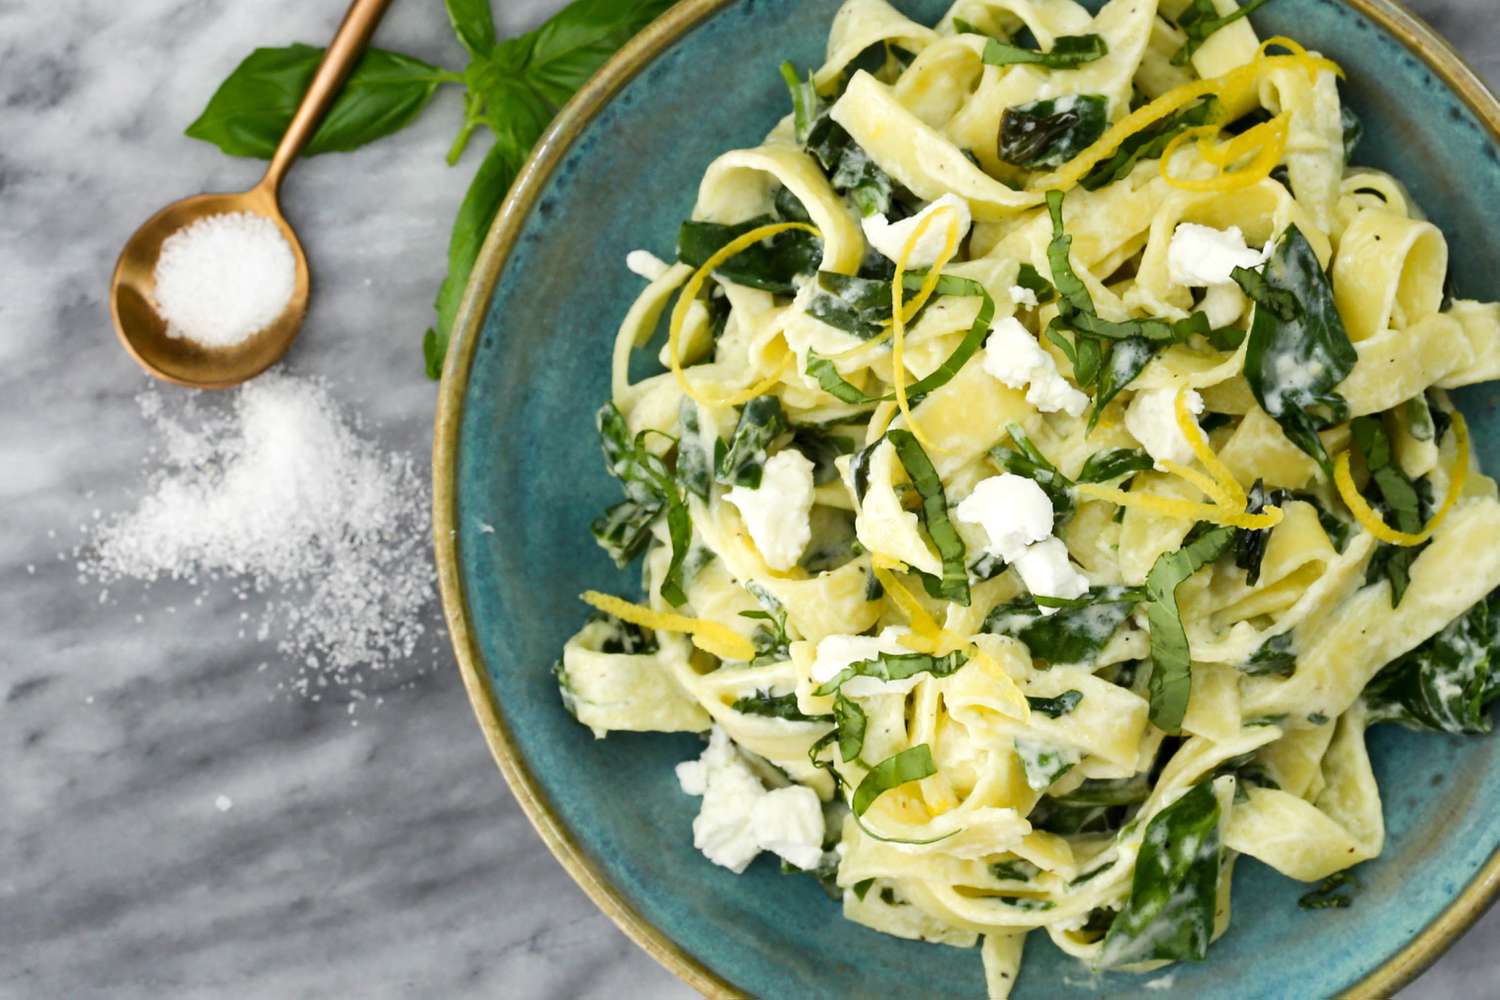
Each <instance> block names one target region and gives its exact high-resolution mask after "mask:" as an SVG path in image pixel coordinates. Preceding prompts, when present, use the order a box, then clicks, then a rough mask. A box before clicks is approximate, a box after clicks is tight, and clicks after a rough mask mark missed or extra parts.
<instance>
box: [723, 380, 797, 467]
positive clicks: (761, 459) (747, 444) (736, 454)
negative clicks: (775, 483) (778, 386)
mask: <svg viewBox="0 0 1500 1000" xmlns="http://www.w3.org/2000/svg"><path fill="white" fill-rule="evenodd" d="M790 429H791V427H790V425H789V424H788V423H787V420H786V414H785V413H784V412H783V411H782V409H781V400H780V399H777V398H776V397H775V396H757V397H755V398H754V399H752V400H750V402H748V403H746V404H745V407H744V409H742V410H741V411H740V420H739V423H738V424H736V425H735V428H734V436H733V437H731V438H730V439H729V450H728V451H726V452H725V453H724V458H723V459H722V460H721V461H720V462H719V470H718V480H719V482H721V483H723V484H724V485H725V486H744V487H746V488H747V489H752V490H758V489H760V480H761V476H762V475H763V474H764V473H765V471H766V461H767V457H768V456H767V450H768V449H769V448H770V446H771V442H773V441H775V440H776V439H777V438H778V437H780V436H781V435H782V434H785V433H786V432H787V431H788V430H790Z"/></svg>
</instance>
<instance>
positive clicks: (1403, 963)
mask: <svg viewBox="0 0 1500 1000" xmlns="http://www.w3.org/2000/svg"><path fill="white" fill-rule="evenodd" d="M737 2H738V0H679V2H678V3H677V4H676V5H675V6H674V7H672V8H671V9H670V10H669V11H667V12H666V13H665V14H663V15H662V16H661V17H659V18H657V19H656V20H655V21H654V22H652V24H651V25H649V26H648V27H647V28H646V29H644V30H643V31H642V32H641V33H640V34H638V35H637V36H636V37H635V38H634V39H632V40H631V41H630V42H629V43H628V44H627V45H625V46H624V47H623V48H622V49H620V51H619V52H617V53H616V54H615V55H614V56H613V57H612V58H611V59H610V60H609V61H608V62H607V63H605V65H604V66H603V67H601V68H600V70H599V71H598V72H597V73H596V74H595V75H594V76H593V77H592V78H591V79H590V80H589V82H588V83H586V84H585V85H584V86H583V88H582V89H580V90H579V91H578V93H577V94H575V95H574V96H573V98H572V100H570V101H569V102H568V103H567V105H565V106H564V107H563V108H562V110H561V111H559V112H558V114H557V117H556V118H554V119H553V121H552V123H551V125H550V126H549V127H548V128H547V130H546V132H545V133H543V135H542V137H541V139H540V140H539V141H538V142H537V144H536V146H535V147H534V148H533V150H532V152H531V155H530V156H529V157H528V158H527V160H526V162H525V163H524V164H523V165H522V167H521V170H520V172H519V174H518V175H517V177H516V180H515V182H514V183H513V184H512V185H511V188H510V191H509V193H508V194H507V196H506V198H505V201H504V202H503V203H502V205H501V206H500V209H499V211H498V212H497V213H496V216H495V220H494V222H493V223H492V224H491V226H490V230H489V233H488V234H487V236H486V237H485V241H484V244H483V246H482V247H481V249H480V251H479V256H478V257H477V259H476V261H475V264H474V268H473V270H472V272H471V273H470V276H469V281H468V284H467V285H466V287H465V289H464V294H463V299H462V301H461V303H460V305H459V310H458V314H457V318H456V319H455V321H454V331H455V333H454V338H453V340H452V343H451V345H450V348H449V350H448V357H447V360H446V362H445V363H444V366H443V375H442V381H441V383H440V385H439V388H438V402H437V414H436V419H435V422H434V429H433V447H432V485H433V494H432V495H433V507H432V528H433V546H434V550H435V557H436V561H437V567H438V589H439V592H440V594H441V597H442V603H443V614H444V618H445V620H446V624H447V628H448V635H449V638H450V641H451V642H452V645H453V652H454V656H455V659H456V660H457V662H458V669H459V673H460V675H461V677H462V678H463V683H464V688H465V691H466V692H467V694H468V698H469V703H470V706H471V707H472V708H473V710H474V715H475V718H476V720H477V721H478V723H479V727H480V730H481V731H482V732H483V734H484V738H485V742H486V743H487V744H488V745H489V748H490V752H491V754H492V755H493V756H494V758H495V763H496V764H497V765H498V767H499V769H500V772H501V774H502V775H504V777H505V780H506V783H507V784H508V785H509V786H510V789H511V792H512V793H513V794H514V795H515V797H516V801H517V802H518V803H520V805H521V808H522V810H523V811H524V812H525V814H526V816H527V818H528V819H529V820H530V821H531V824H532V826H533V827H535V829H536V831H537V833H538V834H539V835H540V836H541V838H542V841H543V842H544V843H545V844H546V845H547V847H548V849H549V850H551V851H552V853H553V855H554V856H555V857H556V858H557V860H558V862H559V863H560V864H561V865H562V866H563V869H564V870H565V871H567V873H568V874H569V875H570V876H571V877H572V878H573V880H574V881H575V882H577V883H578V885H579V886H580V887H581V888H582V889H583V891H584V892H585V893H587V894H588V896H589V898H590V899H592V900H593V901H594V903H595V905H597V906H598V907H599V908H600V909H601V910H602V911H603V912H604V913H605V914H606V915H607V916H608V917H609V918H610V919H611V920H613V921H614V922H615V924H616V925H617V926H618V927H619V928H620V929H621V930H622V931H624V932H625V934H626V935H628V936H629V937H630V938H631V939H632V940H633V941H635V943H636V944H637V945H639V946H640V947H641V948H642V949H644V950H645V951H646V952H647V954H649V955H651V957H652V958H654V959H656V960H657V961H658V962H660V963H661V964H662V965H663V966H665V967H666V968H667V969H668V970H669V971H671V972H672V973H673V974H675V975H677V976H678V977H679V978H681V979H682V980H683V981H684V982H686V983H687V984H688V985H689V986H692V987H693V988H694V989H696V990H698V991H699V992H700V993H702V994H703V995H704V996H708V997H713V998H720V997H724V998H729V997H744V996H746V994H745V993H744V992H743V991H742V990H740V989H739V988H738V987H736V986H734V985H733V984H732V983H730V982H729V981H727V980H726V979H724V978H723V977H722V976H720V975H718V974H717V973H715V972H714V971H713V970H711V969H709V968H708V967H707V966H706V965H705V964H704V963H703V962H701V961H700V960H699V959H698V958H697V956H695V955H693V954H691V953H690V952H688V951H687V950H686V949H684V948H682V947H681V946H680V945H679V944H678V943H677V942H675V941H674V940H672V939H671V938H670V937H669V936H668V935H667V934H666V933H665V932H664V931H662V930H661V928H659V927H657V926H656V925H655V924H653V923H652V922H651V921H649V920H648V919H646V918H645V917H644V916H643V915H642V914H641V913H640V912H639V911H638V910H637V909H635V907H634V906H632V905H631V904H630V902H629V901H628V900H627V899H626V898H625V896H624V895H623V894H622V893H621V892H620V891H619V890H618V889H617V888H616V887H615V886H614V885H613V884H612V883H611V882H610V880H609V878H608V877H607V875H606V874H605V873H604V872H603V870H602V869H601V868H600V867H599V866H598V865H597V864H595V863H594V861H593V860H592V859H591V858H590V857H589V856H588V854H587V852H585V851H584V850H583V848H582V847H581V846H580V845H579V844H578V842H577V841H576V840H575V839H574V837H573V834H572V831H571V830H569V829H568V828H567V826H566V825H565V824H564V823H563V822H562V821H561V819H560V818H559V817H558V815H557V814H556V812H555V811H554V810H553V808H552V806H551V803H550V802H549V801H548V798H547V796H546V794H545V793H544V792H543V791H542V789H541V786H540V784H539V783H538V782H537V780H536V778H535V776H534V775H533V774H532V773H531V770H530V768H529V766H528V765H527V763H526V760H525V758H524V756H523V755H522V753H521V749H520V747H519V746H518V745H517V744H516V743H515V742H514V741H513V740H512V738H511V734H510V732H509V729H508V727H507V726H506V724H505V722H504V720H503V719H502V717H501V715H500V713H499V711H498V708H497V706H496V700H495V694H494V690H493V688H492V686H491V684H490V671H489V668H488V664H487V663H486V661H485V658H484V655H483V653H482V652H481V650H480V647H479V643H478V640H477V637H476V636H475V633H474V629H473V626H472V624H471V622H472V621H473V618H472V612H471V608H470V604H469V600H468V589H469V588H468V585H467V582H466V580H465V578H464V572H463V568H462V563H461V561H460V559H459V557H458V501H459V483H458V468H459V460H458V458H459V443H460V439H461V436H462V422H463V411H464V403H465V400H466V397H467V393H468V387H469V375H470V373H471V371H472V369H473V361H474V355H475V351H476V347H477V345H478V343H479V340H480V334H481V333H482V331H483V328H484V323H485V318H486V316H487V314H488V312H489V306H490V302H491V299H492V298H493V296H494V293H495V289H496V288H497V287H498V284H499V281H500V276H501V274H502V273H503V271H504V269H505V264H506V262H507V260H508V259H509V257H510V255H511V253H512V252H513V250H514V249H515V246H516V243H517V242H518V240H519V237H520V234H521V231H522V229H523V227H524V226H525V224H526V222H527V220H528V218H529V216H530V213H531V211H532V210H533V209H534V208H535V207H536V205H537V202H538V200H539V199H540V197H541V193H542V190H543V188H544V187H545V186H546V184H547V182H548V180H550V179H551V176H552V173H553V171H554V170H556V169H557V167H558V166H559V164H561V163H562V161H563V159H564V157H565V156H566V155H567V153H568V152H569V150H570V149H571V148H572V145H573V143H574V142H575V141H577V139H578V138H579V136H580V135H581V134H582V132H583V130H584V129H585V128H586V127H587V126H588V125H589V123H590V122H592V121H593V120H594V118H595V117H597V116H598V115H599V114H600V113H601V112H602V111H603V110H604V109H605V107H606V106H607V105H608V104H609V102H610V101H611V100H613V98H614V97H615V95H616V94H618V93H619V91H620V90H621V89H622V88H623V87H624V86H625V85H626V84H627V83H629V82H630V81H631V80H632V79H634V78H635V76H636V75H637V74H638V73H640V72H641V71H642V70H644V69H645V68H646V67H647V66H649V65H650V64H651V62H652V61H653V60H654V59H656V57H657V56H659V55H660V54H662V53H663V52H664V51H666V50H667V49H668V48H670V47H671V46H672V45H673V44H674V43H676V42H677V41H678V40H679V39H681V38H682V37H683V36H685V35H686V34H687V33H688V32H689V31H691V30H693V29H694V28H695V27H697V26H698V25H699V24H701V23H703V22H704V21H706V20H707V19H708V18H710V17H712V16H713V15H714V14H717V13H718V12H720V11H721V10H724V9H725V8H727V7H730V6H732V5H733V4H735V3H737ZM1338 2H1341V3H1343V4H1345V5H1346V6H1348V7H1351V8H1353V9H1354V10H1355V11H1357V12H1358V13H1361V14H1363V15H1365V16H1366V17H1368V18H1369V19H1370V20H1371V21H1372V22H1373V23H1374V24H1376V25H1377V26H1378V27H1379V28H1380V29H1381V30H1382V31H1384V32H1385V33H1386V34H1388V35H1390V36H1391V37H1392V38H1394V39H1395V40H1396V41H1398V42H1400V43H1401V44H1402V45H1403V46H1404V47H1405V48H1406V49H1407V50H1408V51H1410V52H1411V53H1412V54H1413V55H1414V56H1416V57H1417V58H1418V59H1420V60H1421V61H1422V62H1423V63H1424V64H1425V65H1426V66H1427V68H1428V69H1430V70H1431V71H1432V72H1433V74H1434V75H1436V76H1437V78H1438V79H1439V80H1441V81H1442V82H1443V83H1444V85H1446V86H1447V87H1448V88H1449V89H1450V90H1451V91H1452V92H1453V93H1454V94H1455V95H1457V96H1458V97H1459V99H1460V100H1462V101H1463V102H1464V104H1465V105H1467V106H1468V108H1469V109H1470V110H1471V111H1473V112H1474V115H1475V116H1476V117H1477V118H1478V119H1479V120H1480V121H1481V122H1482V123H1483V124H1484V126H1485V127H1486V128H1487V129H1488V131H1489V133H1490V136H1491V138H1492V139H1494V140H1495V141H1496V142H1500V99H1497V98H1496V96H1495V95H1494V94H1493V93H1492V92H1491V91H1490V90H1489V88H1488V87H1487V86H1486V85H1485V83H1484V82H1483V80H1482V79H1481V78H1480V76H1479V75H1478V73H1477V72H1476V71H1475V70H1474V69H1473V67H1471V66H1470V65H1469V64H1468V63H1467V61H1466V60H1465V59H1464V58H1463V56H1461V55H1459V53H1458V51H1457V50H1456V49H1454V48H1453V46H1452V45H1451V44H1449V43H1448V41H1447V40H1446V39H1444V38H1443V37H1442V36H1441V35H1439V34H1438V33H1437V31H1436V30H1434V29H1433V28H1432V27H1431V26H1430V25H1429V24H1427V23H1426V22H1425V21H1423V20H1422V19H1421V18H1419V17H1418V16H1417V15H1415V14H1414V13H1412V12H1411V11H1409V10H1407V9H1406V8H1405V6H1403V5H1402V4H1401V3H1399V2H1397V0H1338ZM1497 895H1500V844H1497V847H1496V850H1495V851H1494V852H1493V853H1492V854H1491V855H1490V857H1489V859H1488V860H1487V861H1486V862H1485V864H1484V866H1483V867H1482V868H1480V869H1479V871H1477V872H1476V873H1475V875H1474V877H1473V878H1472V879H1471V880H1470V881H1469V883H1468V884H1467V885H1466V886H1464V888H1463V889H1462V890H1461V891H1460V892H1459V893H1458V894H1457V895H1456V896H1455V897H1454V898H1453V900H1452V901H1451V902H1450V903H1449V904H1448V906H1447V908H1446V909H1444V910H1443V912H1442V913H1441V914H1439V915H1438V916H1437V917H1436V918H1435V919H1434V920H1433V921H1432V922H1431V923H1429V924H1428V925H1427V926H1426V927H1425V928H1423V929H1422V930H1421V931H1420V932H1419V933H1418V934H1417V935H1415V936H1414V937H1413V938H1412V940H1411V941H1409V942H1408V943H1407V944H1406V946H1405V947H1404V948H1402V949H1401V950H1400V951H1398V952H1396V953H1395V954H1393V955H1391V956H1389V957H1388V958H1386V960H1385V961H1384V962H1382V963H1381V965H1380V966H1379V967H1377V968H1376V969H1374V970H1373V971H1372V972H1370V973H1369V974H1368V975H1367V976H1365V978H1364V979H1362V980H1360V981H1359V982H1357V983H1355V984H1354V985H1353V986H1351V987H1349V988H1348V989H1347V990H1346V991H1345V992H1344V994H1343V996H1344V997H1348V998H1355V997H1358V998H1363V997H1386V996H1391V995H1392V994H1394V993H1395V992H1396V991H1397V990H1399V989H1400V988H1401V987H1403V986H1405V985H1406V984H1407V983H1409V982H1411V980H1413V979H1414V978H1416V976H1417V975H1418V974H1419V973H1421V972H1422V971H1423V970H1424V969H1426V968H1427V967H1428V966H1429V965H1431V964H1432V963H1433V962H1434V961H1435V960H1436V959H1437V958H1438V956H1440V955H1441V954H1442V953H1443V952H1444V951H1445V950H1446V949H1447V948H1448V947H1449V946H1451V945H1452V944H1453V942H1454V941H1456V940H1457V939H1458V938H1459V937H1460V936H1461V935H1462V934H1463V933H1464V932H1465V931H1466V930H1468V928H1469V927H1470V926H1471V925H1472V924H1473V923H1474V922H1475V921H1476V920H1478V919H1479V917H1480V916H1481V915H1483V914H1484V912H1485V911H1486V910H1487V909H1489V907H1490V906H1491V905H1492V904H1493V903H1494V902H1495V900H1496V897H1497Z"/></svg>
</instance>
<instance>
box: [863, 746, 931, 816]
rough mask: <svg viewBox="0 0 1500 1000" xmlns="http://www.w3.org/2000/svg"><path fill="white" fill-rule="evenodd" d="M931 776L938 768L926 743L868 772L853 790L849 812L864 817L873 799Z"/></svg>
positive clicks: (910, 748)
mask: <svg viewBox="0 0 1500 1000" xmlns="http://www.w3.org/2000/svg"><path fill="white" fill-rule="evenodd" d="M934 774H937V766H936V765H935V764H933V762H932V749H931V748H930V747H929V746H928V745H927V744H926V743H919V744H917V745H916V746H914V747H909V748H908V749H906V750H902V751H901V752H900V753H898V754H894V755H892V756H890V757H887V758H886V759H885V760H883V761H881V762H880V763H879V764H876V765H875V766H874V767H872V768H870V772H869V773H868V774H866V775H865V776H864V778H863V779H861V780H860V783H859V787H858V788H856V789H855V790H854V800H853V802H852V803H851V804H850V808H851V809H852V810H853V811H854V815H855V816H863V815H864V814H865V813H866V812H868V811H869V809H870V806H871V805H872V804H874V802H875V800H876V799H878V798H880V796H882V795H884V794H885V793H886V792H888V791H890V790H891V789H892V788H897V787H899V786H901V785H904V784H906V783H907V782H909V781H921V780H922V779H923V778H928V777H931V776H932V775H934Z"/></svg>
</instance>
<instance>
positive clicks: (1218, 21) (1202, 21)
mask: <svg viewBox="0 0 1500 1000" xmlns="http://www.w3.org/2000/svg"><path fill="white" fill-rule="evenodd" d="M1268 3H1270V0H1249V2H1248V3H1246V4H1245V5H1244V6H1243V7H1240V8H1239V9H1238V10H1235V11H1232V12H1231V13H1228V14H1225V15H1223V16H1222V17H1221V16H1219V12H1218V10H1216V9H1215V8H1214V5H1213V0H1193V2H1192V3H1190V4H1188V6H1187V9H1186V10H1184V11H1183V12H1182V13H1181V14H1178V15H1177V27H1179V28H1181V29H1182V33H1183V34H1185V35H1187V41H1186V42H1184V43H1183V45H1182V48H1180V49H1178V50H1177V51H1176V52H1174V53H1173V54H1172V65H1173V66H1183V65H1185V64H1186V63H1187V61H1188V60H1189V59H1191V58H1192V57H1193V53H1194V52H1197V51H1198V48H1199V46H1201V45H1202V44H1203V43H1204V42H1206V41H1208V36H1210V35H1212V34H1213V33H1214V32H1216V31H1218V30H1219V29H1220V28H1223V27H1226V26H1228V25H1230V24H1233V23H1234V22H1235V21H1238V20H1239V19H1240V18H1242V17H1245V16H1247V15H1249V14H1251V13H1253V12H1255V11H1257V10H1259V9H1260V8H1261V7H1264V6H1265V5H1266V4H1268Z"/></svg>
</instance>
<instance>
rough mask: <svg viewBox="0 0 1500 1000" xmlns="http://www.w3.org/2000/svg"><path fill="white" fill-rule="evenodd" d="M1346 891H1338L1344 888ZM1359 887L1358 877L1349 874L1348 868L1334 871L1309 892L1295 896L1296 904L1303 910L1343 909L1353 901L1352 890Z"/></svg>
mask: <svg viewBox="0 0 1500 1000" xmlns="http://www.w3.org/2000/svg"><path fill="white" fill-rule="evenodd" d="M1346 887H1347V888H1348V890H1349V891H1348V892H1340V890H1342V889H1344V888H1346ZM1358 888H1359V879H1357V878H1355V877H1354V876H1353V875H1351V874H1349V871H1348V869H1345V870H1344V871H1341V872H1334V873H1333V874H1332V875H1330V876H1328V877H1327V878H1325V879H1324V880H1323V881H1321V882H1319V883H1318V887H1317V888H1316V889H1314V890H1312V891H1311V892H1306V893H1303V894H1302V895H1301V896H1299V897H1298V898H1297V905H1298V906H1299V907H1301V908H1302V909H1304V910H1343V909H1347V908H1348V907H1349V904H1350V903H1352V902H1354V896H1353V892H1354V890H1355V889H1358Z"/></svg>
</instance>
